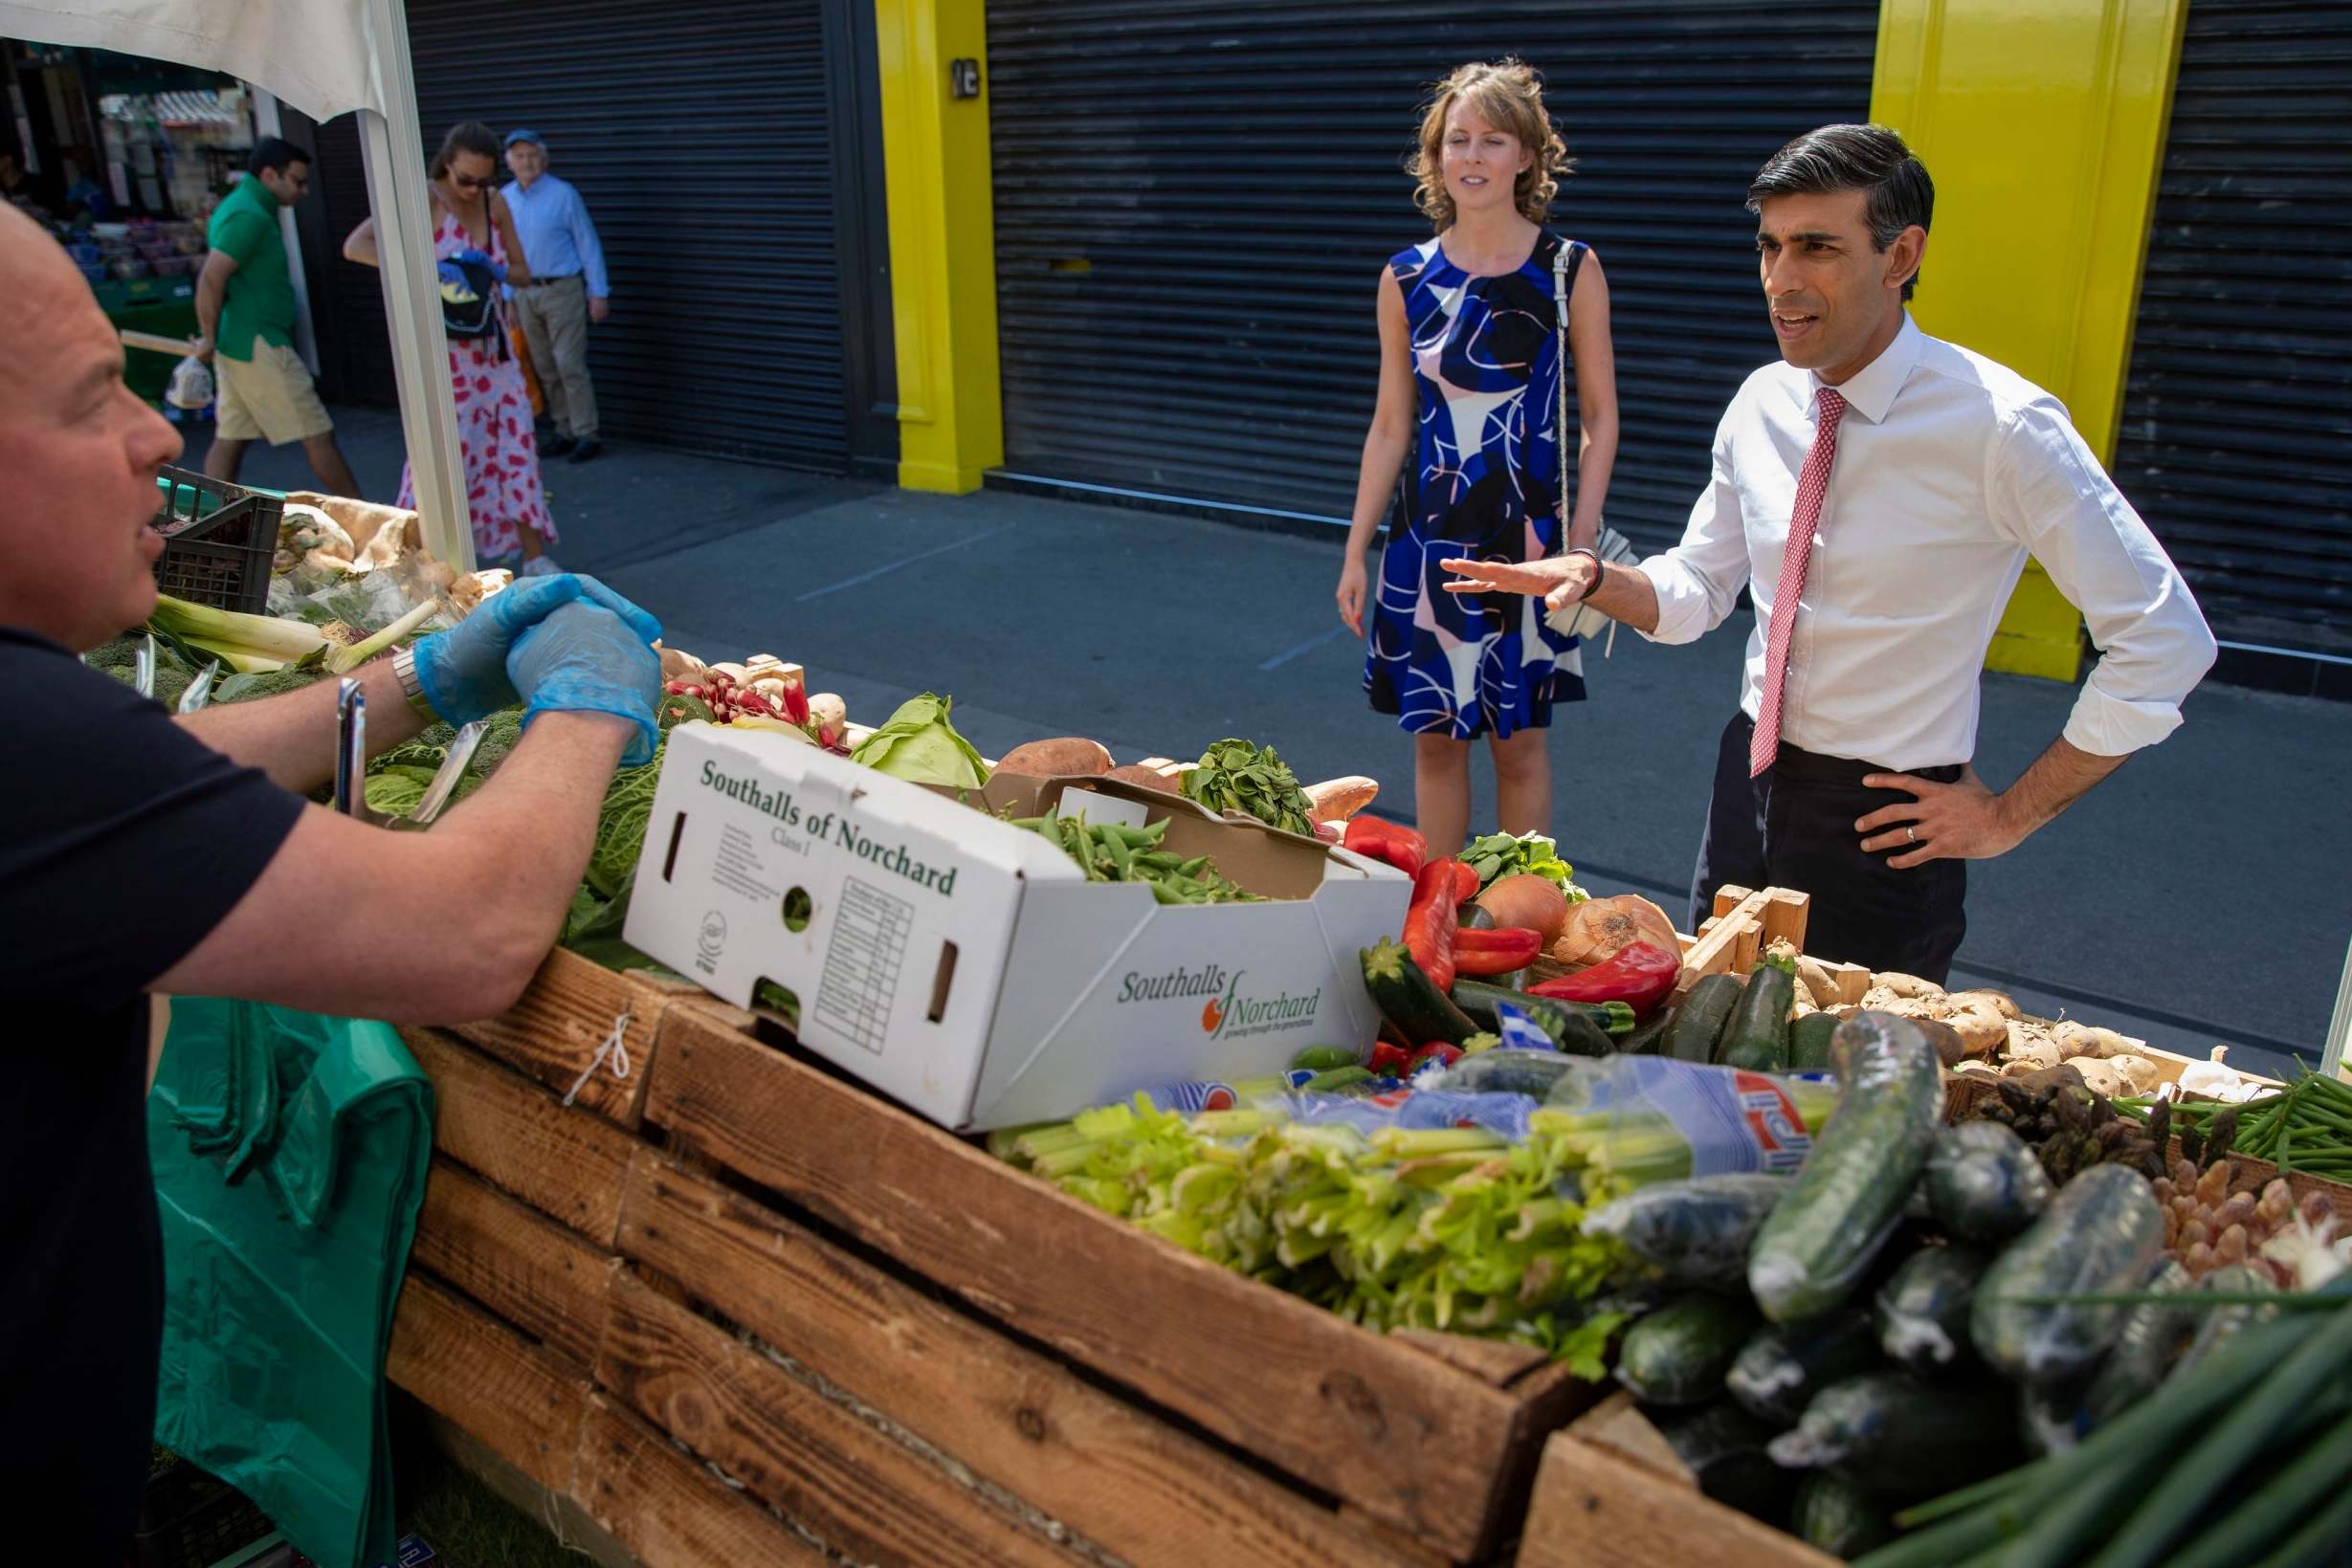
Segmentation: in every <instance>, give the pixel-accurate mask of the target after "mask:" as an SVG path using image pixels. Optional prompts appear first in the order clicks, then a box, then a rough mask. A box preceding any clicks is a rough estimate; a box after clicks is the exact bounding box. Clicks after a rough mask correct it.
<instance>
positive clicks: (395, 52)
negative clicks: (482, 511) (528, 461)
mask: <svg viewBox="0 0 2352 1568" xmlns="http://www.w3.org/2000/svg"><path fill="white" fill-rule="evenodd" d="M365 6H366V19H367V25H368V29H369V31H370V32H371V33H373V34H374V44H375V65H376V70H377V72H378V73H379V77H378V81H379V86H380V89H381V90H380V92H379V94H378V98H379V100H380V101H381V102H382V103H383V104H384V112H383V113H382V114H378V113H376V112H375V111H374V110H372V109H360V110H357V111H355V112H356V113H357V115H358V118H359V129H360V153H361V157H362V159H363V161H364V162H365V164H366V169H367V206H368V210H370V211H372V212H373V213H374V214H375V219H376V254H377V256H378V258H379V260H380V263H381V264H380V266H379V267H378V269H377V271H378V273H379V274H380V275H381V276H382V279H383V283H384V315H385V320H386V321H387V322H388V324H389V326H390V328H391V334H392V373H393V378H394V380H395V381H396V382H397V384H398V386H399V391H400V429H401V433H402V434H403V435H404V436H405V437H406V438H407V441H408V448H409V462H410V470H411V472H412V474H413V475H414V477H415V481H416V511H417V518H418V521H419V523H420V525H421V526H422V528H423V531H424V536H425V547H426V548H427V549H429V550H431V551H432V552H433V554H434V555H436V556H438V557H439V558H440V559H441V560H443V561H445V562H447V563H450V565H451V566H453V567H455V569H456V570H458V571H461V572H468V571H472V570H473V569H474V567H475V560H474V527H473V520H472V514H471V512H470V511H469V510H468V508H467V505H466V493H465V460H464V456H463V454H462V453H460V451H459V449H458V445H457V407H456V401H455V396H454V395H453V394H452V392H451V389H450V381H449V338H448V336H447V335H446V334H445V333H444V332H443V331H442V330H441V293H440V285H439V281H438V279H437V277H436V276H435V275H434V272H433V259H432V258H433V237H432V236H433V206H432V203H431V201H430V199H429V198H428V197H427V195H426V193H425V168H424V163H423V159H422V156H421V149H422V148H423V146H424V142H425V139H424V134H423V132H422V131H421V130H420V129H419V127H418V125H417V120H416V79H415V77H414V76H413V75H412V74H411V72H410V65H409V26H408V16H407V9H406V7H405V6H404V5H403V4H402V0H365Z"/></svg>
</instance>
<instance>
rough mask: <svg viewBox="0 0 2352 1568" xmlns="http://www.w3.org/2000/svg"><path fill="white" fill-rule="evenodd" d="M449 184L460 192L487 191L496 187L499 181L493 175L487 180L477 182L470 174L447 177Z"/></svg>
mask: <svg viewBox="0 0 2352 1568" xmlns="http://www.w3.org/2000/svg"><path fill="white" fill-rule="evenodd" d="M449 183H450V184H451V185H454V186H455V187H456V188H458V189H460V190H488V189H489V188H491V187H492V186H495V185H497V184H498V183H499V180H498V176H497V175H495V174H494V175H492V176H491V177H490V178H489V179H487V180H477V179H476V178H474V176H472V175H471V174H452V175H451V176H450V177H449Z"/></svg>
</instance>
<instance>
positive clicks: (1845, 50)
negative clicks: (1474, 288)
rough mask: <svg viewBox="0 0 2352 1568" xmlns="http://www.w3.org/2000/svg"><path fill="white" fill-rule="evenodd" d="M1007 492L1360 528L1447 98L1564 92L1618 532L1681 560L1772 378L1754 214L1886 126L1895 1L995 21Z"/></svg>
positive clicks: (1559, 223)
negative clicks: (1594, 280) (1604, 361)
mask: <svg viewBox="0 0 2352 1568" xmlns="http://www.w3.org/2000/svg"><path fill="white" fill-rule="evenodd" d="M987 13H988V61H989V73H990V78H991V79H990V82H989V88H988V90H989V94H990V99H991V103H992V117H991V121H990V125H991V134H992V136H993V140H994V163H995V176H996V255H997V315H998V320H999V323H1000V328H999V330H1000V341H1001V347H1002V355H1003V363H1004V393H1005V469H1006V471H1007V472H1009V473H1011V474H1016V475H1032V476H1038V477H1045V478H1050V479H1054V480H1060V481H1072V480H1076V481H1082V482H1090V483H1094V484H1099V485H1105V486H1110V487H1114V488H1124V489H1130V490H1137V491H1145V492H1154V493H1159V494H1163V495H1171V496H1177V497H1187V498H1197V499H1206V500H1210V501H1216V502H1225V503H1239V504H1242V505H1247V506H1254V507H1259V508H1266V509H1271V510H1274V511H1280V512H1293V513H1299V514H1305V515H1308V516H1310V517H1315V518H1323V519H1345V518H1346V517H1347V515H1348V513H1349V511H1350V510H1351V508H1352V506H1353V504H1354V498H1355V485H1356V470H1357V462H1358V458H1359V455H1360V453H1361V450H1362V447H1363V442H1364V432H1365V424H1366V423H1367V422H1368V421H1369V419H1370V417H1371V409H1372V400H1373V394H1374V390H1375V386H1374V382H1375V376H1376V373H1377V368H1378V360H1379V345H1378V339H1377V334H1376V329H1375V328H1374V325H1373V288H1374V283H1375V281H1376V276H1377V273H1378V270H1379V268H1380V266H1381V264H1382V262H1384V261H1385V260H1386V259H1387V257H1388V256H1390V255H1392V254H1395V253H1396V252H1398V251H1400V250H1403V249H1404V248H1405V247H1407V246H1408V245H1410V244H1414V243H1417V242H1418V241H1420V240H1422V239H1425V238H1427V237H1428V234H1429V225H1428V222H1427V220H1426V219H1424V218H1423V217H1422V216H1421V215H1420V214H1419V213H1418V212H1417V211H1416V210H1414V209H1413V206H1412V183H1411V181H1410V180H1409V179H1408V178H1407V177H1406V176H1405V175H1404V173H1403V172H1402V170H1401V167H1400V164H1401V161H1402V160H1403V159H1404V158H1405V157H1406V156H1407V155H1408V154H1409V151H1410V150H1411V145H1412V140H1413V136H1414V132H1415V130H1416V128H1417V126H1418V124H1419V115H1418V112H1417V110H1418V102H1419V98H1420V95H1421V94H1422V92H1423V91H1424V90H1425V89H1426V87H1427V85H1428V84H1429V83H1430V82H1431V81H1433V80H1434V79H1436V78H1437V77H1441V76H1443V75H1444V74H1445V73H1446V72H1447V71H1449V70H1451V69H1452V68H1453V66H1455V65H1457V64H1459V63H1460V62H1462V61H1464V60H1468V59H1474V58H1491V57H1494V56H1498V55H1505V54H1517V55H1520V56H1521V57H1522V58H1524V59H1526V60H1528V61H1529V62H1531V63H1532V64H1535V65H1537V66H1538V67H1540V68H1542V70H1543V72H1544V74H1545V77H1546V80H1547V84H1548V85H1547V94H1546V96H1547V99H1548V101H1549V103H1550V105H1551V109H1552V114H1553V118H1554V119H1555V120H1556V121H1558V122H1559V123H1560V124H1561V126H1562V131H1563V135H1564V138H1565V139H1566V141H1567V144H1568V151H1569V153H1570V155H1571V156H1573V157H1574V158H1576V159H1577V160H1578V166H1577V172H1576V174H1575V176H1574V178H1572V179H1571V180H1569V181H1568V182H1567V183H1566V184H1565V185H1564V187H1563V188H1562V191H1561V194H1560V196H1559V197H1558V198H1557V199H1556V200H1555V203H1554V207H1553V215H1552V227H1553V228H1554V229H1555V230H1557V231H1559V232H1563V233H1565V234H1568V235H1571V236H1573V237H1576V238H1579V239H1583V240H1586V241H1587V242H1589V243H1590V244H1591V245H1592V246H1593V247H1594V249H1595V250H1596V251H1597V252H1598V253H1599V254H1600V256H1601V259H1602V263H1603V265H1604V266H1605V267H1606V268H1607V269H1608V273H1609V290H1610V297H1611V301H1612V306H1613V310H1612V316H1613V321H1612V326H1613V329H1614V338H1615V344H1616V351H1617V389H1618V400H1619V405H1620V408H1621V410H1622V428H1623V436H1622V439H1621V443H1620V448H1619V453H1618V459H1617V468H1616V474H1615V477H1614V479H1613V480H1612V482H1611V484H1610V486H1609V509H1608V515H1609V520H1610V521H1611V522H1612V523H1614V524H1615V525H1616V526H1618V527H1620V528H1623V529H1625V530H1626V531H1627V532H1629V533H1631V534H1632V535H1634V536H1635V537H1636V538H1637V539H1639V540H1641V541H1644V542H1646V543H1649V544H1653V545H1655V544H1661V543H1664V542H1668V541H1672V540H1673V539H1675V538H1676V537H1679V535H1680V532H1681V529H1682V524H1683V522H1684V520H1685V519H1686V518H1687V517H1688V515H1689V511H1690V506H1691V502H1692V499H1693V497H1696V496H1697V493H1698V490H1699V487H1700V486H1701V485H1702V484H1703V483H1704V481H1705V477H1706V465H1707V455H1706V454H1707V450H1708V446H1709V444H1710V442H1711V441H1712V439H1713V436H1714V431H1715V424H1716V421H1717V419H1718V418H1719V417H1720V415H1721V413H1722V409H1723V406H1724V404H1725V403H1726V402H1727V401H1729V399H1730V397H1731V394H1732V393H1733V392H1734V391H1735V390H1736V389H1737V388H1738V386H1739V385H1740V382H1741V380H1742V377H1744V376H1745V375H1746V373H1747V372H1748V371H1750V370H1752V369H1754V368H1755V367H1756V366H1757V365H1759V364H1764V362H1765V361H1767V360H1769V359H1771V358H1772V357H1773V356H1774V354H1775V352H1776V350H1775V348H1774V345H1773V342H1772V336H1771V333H1770V330H1769V328H1768V327H1767V325H1766V323H1765V320H1764V306H1763V297H1762V294H1761V292H1760V291H1759V289H1758V287H1757V282H1756V268H1755V261H1754V255H1753V246H1752V236H1753V233H1754V230H1753V228H1752V223H1753V220H1752V219H1750V218H1749V217H1748V215H1747V214H1746V213H1745V212H1744V211H1742V208H1741V204H1742V201H1743V200H1744V197H1745V192H1746V188H1747V182H1748V180H1749V179H1750V177H1752V176H1753V175H1754V173H1755V171H1756V169H1757V167H1758V166H1760V165H1761V164H1762V163H1763V162H1764V159H1765V158H1766V157H1767V156H1769V155H1770V154H1771V152H1772V151H1773V150H1774V149H1775V148H1777V147H1778V146H1780V145H1781V144H1783V143H1784V142H1786V141H1787V140H1788V139H1789V138H1790V137H1791V136H1794V135H1797V134H1798V133H1800V132H1803V131H1806V130H1809V129H1811V128H1812V127H1813V126H1815V125H1820V124H1824V123H1828V122H1831V121H1852V120H1863V119H1867V118H1868V115H1869V108H1870V91H1871V69H1872V59H1873V54H1874V51H1875V47H1876V39H1877V25H1878V7H1877V3H1876V0H1826V3H1822V4H1816V5H1811V6H1805V7H1797V8H1789V7H1781V6H1764V5H1755V4H1727V3H1722V0H1715V3H1699V0H1579V3H1577V4H1576V5H1573V6H1564V5H1560V4H1558V3H1557V0H1547V3H1544V4H1540V5H1513V4H1498V5H1491V6H1485V7H1464V6H1461V5H1458V4H1443V5H1429V4H1396V3H1386V4H1376V5H1356V6H1348V7H1331V6H1323V5H1301V4H1287V5H1284V4H1243V3H1236V0H1225V3H1220V4H1185V5H1175V4H1168V3H1165V0H1090V3H1073V0H989V5H988V8H987Z"/></svg>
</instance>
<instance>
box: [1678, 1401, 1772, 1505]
mask: <svg viewBox="0 0 2352 1568" xmlns="http://www.w3.org/2000/svg"><path fill="white" fill-rule="evenodd" d="M1657 1429H1658V1435H1659V1436H1661V1437H1663V1438H1665V1439H1666V1444H1667V1447H1671V1448H1673V1449H1674V1450H1675V1458H1677V1459H1679V1460H1681V1461H1682V1463H1683V1467H1684V1468H1685V1469H1688V1470H1689V1471H1690V1472H1691V1477H1692V1479H1694V1480H1696V1481H1697V1483H1698V1490H1699V1491H1702V1492H1704V1493H1706V1494H1707V1495H1708V1496H1710V1497H1712V1498H1714V1499H1715V1500H1716V1501H1717V1502H1719V1503H1721V1504H1722V1505H1723V1506H1724V1507H1726V1508H1736V1509H1738V1510H1739V1511H1740V1512H1741V1513H1748V1514H1753V1515H1754V1516H1756V1517H1757V1518H1760V1519H1769V1518H1771V1517H1773V1516H1774V1515H1775V1514H1776V1513H1779V1511H1780V1509H1781V1508H1782V1506H1783V1505H1784V1503H1785V1500H1786V1497H1787V1494H1788V1477H1787V1475H1786V1472H1784V1471H1783V1470H1782V1469H1781V1468H1780V1467H1779V1466H1778V1465H1776V1464H1774V1463H1773V1462H1772V1454H1771V1447H1772V1439H1773V1437H1774V1436H1775V1435H1776V1434H1777V1433H1778V1432H1779V1431H1780V1428H1779V1427H1777V1426H1773V1425H1769V1424H1765V1423H1764V1422H1761V1421H1759V1420H1757V1419H1756V1418H1755V1417H1754V1416H1752V1415H1750V1414H1749V1413H1748V1412H1747V1411H1745V1410H1743V1409H1742V1408H1741V1407H1740V1406H1739V1405H1738V1404H1736V1403H1734V1402H1732V1401H1730V1400H1718V1401H1716V1402H1714V1403H1713V1404H1709V1405H1702V1406H1700V1407H1699V1408H1697V1409H1696V1410H1661V1411H1659V1412H1658V1413H1657Z"/></svg>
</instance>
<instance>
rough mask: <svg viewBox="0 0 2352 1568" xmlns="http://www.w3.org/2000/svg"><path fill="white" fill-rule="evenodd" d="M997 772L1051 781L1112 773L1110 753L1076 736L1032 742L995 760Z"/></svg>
mask: <svg viewBox="0 0 2352 1568" xmlns="http://www.w3.org/2000/svg"><path fill="white" fill-rule="evenodd" d="M996 770H997V771H998V772H999V773H1014V774H1019V775H1021V776H1022V777H1024V778H1031V779H1054V778H1060V777H1062V776H1064V775H1067V774H1086V775H1089V776H1091V777H1094V778H1100V777H1101V776H1102V775H1103V774H1106V773H1108V772H1110V771H1111V754H1110V753H1109V752H1108V751H1107V750H1105V749H1104V748H1103V745H1102V742H1100V741H1099V740H1081V739H1079V738H1077V737H1076V736H1070V737H1065V738H1064V739H1062V740H1031V741H1029V742H1027V743H1025V744H1023V745H1018V746H1015V747H1013V748H1012V749H1011V750H1010V751H1009V752H1007V753H1005V755H1004V756H1003V757H1002V758H1001V759H999V760H998V762H997V764H996Z"/></svg>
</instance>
